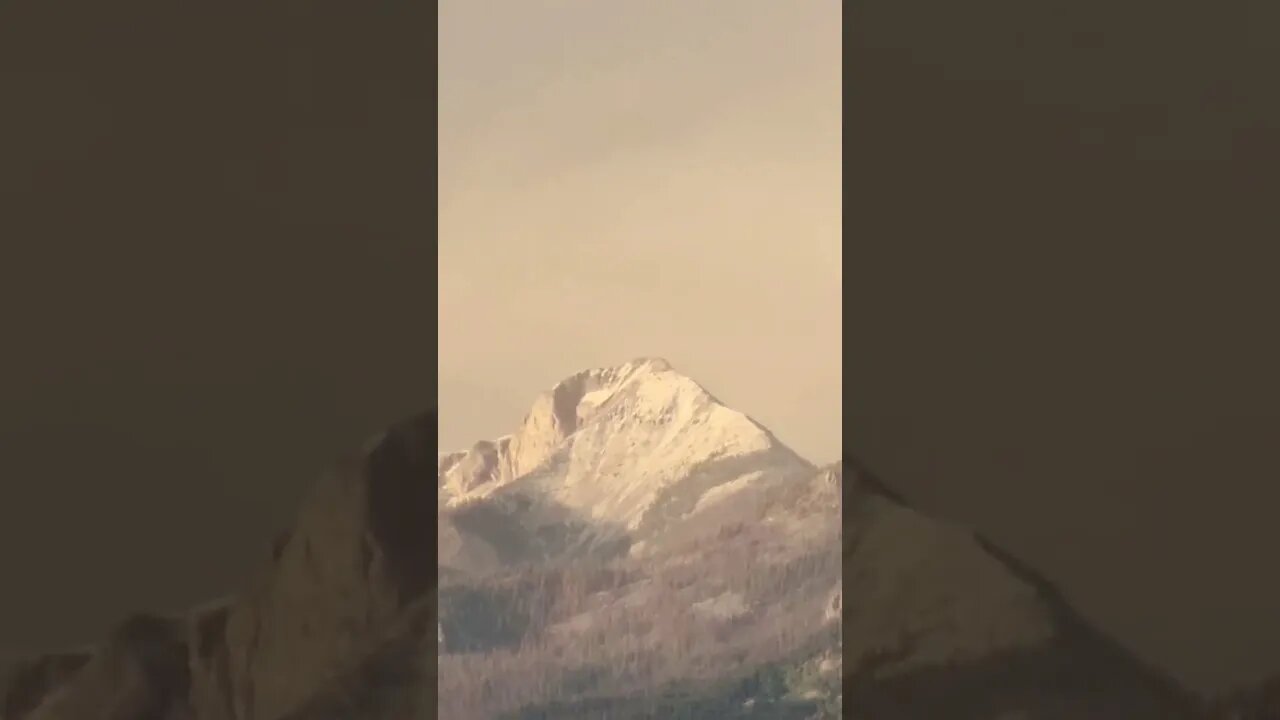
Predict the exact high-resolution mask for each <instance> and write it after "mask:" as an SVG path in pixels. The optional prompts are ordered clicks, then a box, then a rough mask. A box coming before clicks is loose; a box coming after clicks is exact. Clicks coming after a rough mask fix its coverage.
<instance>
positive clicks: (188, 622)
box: [0, 413, 1280, 720]
mask: <svg viewBox="0 0 1280 720" xmlns="http://www.w3.org/2000/svg"><path fill="white" fill-rule="evenodd" d="M436 422H437V419H436V417H435V415H434V413H426V414H423V415H420V416H418V417H414V418H411V419H409V420H407V421H405V422H402V423H399V424H397V425H395V426H393V427H392V428H391V429H390V430H388V431H387V432H386V433H385V434H383V435H382V436H381V437H380V438H379V439H378V440H377V441H376V442H375V443H373V444H371V445H370V446H369V447H368V449H367V450H366V451H365V452H363V453H361V454H359V455H357V456H355V457H354V458H352V459H351V460H349V461H346V462H343V463H340V464H339V466H338V467H337V468H335V470H334V471H333V472H332V473H330V474H329V475H328V476H327V477H325V478H323V479H322V481H321V482H319V483H318V484H317V485H316V487H315V488H314V490H313V492H312V493H311V495H310V496H309V498H308V499H307V500H306V502H305V503H304V504H303V507H302V508H301V510H300V512H299V514H298V516H297V520H296V523H295V524H294V526H293V528H292V529H291V530H290V531H289V532H288V533H287V534H285V535H282V536H281V538H280V539H279V540H278V542H277V543H276V544H275V545H274V547H272V548H271V553H270V558H269V560H268V561H267V562H266V563H265V564H264V567H263V568H262V569H261V571H260V572H259V573H258V575H257V577H256V578H255V579H254V580H253V582H252V583H250V584H249V586H248V587H247V589H245V590H244V591H243V592H242V593H241V594H239V595H237V596H235V597H233V598H229V599H226V600H222V601H217V602H213V603H210V604H208V605H207V606H204V607H200V608H195V609H193V610H191V611H190V612H189V613H187V614H184V615H180V616H176V617H160V616H152V615H138V616H136V617H134V618H131V619H127V620H125V621H124V622H122V623H121V624H120V625H119V627H118V628H117V629H116V630H115V631H114V632H113V633H112V634H111V635H110V636H109V637H107V638H105V639H103V641H102V642H101V643H100V644H98V645H96V646H93V647H91V648H88V649H85V650H83V651H76V652H67V653H59V654H50V655H46V656H43V657H38V658H31V659H28V660H23V661H18V662H12V663H9V664H8V665H7V666H6V667H5V668H4V670H3V672H4V675H3V676H2V677H0V703H2V704H0V720H91V719H92V720H102V719H111V720H132V719H135V718H136V719H138V720H153V719H154V720H329V719H332V720H338V719H339V718H344V719H350V718H366V719H368V720H405V719H406V718H432V717H442V718H451V719H458V720H465V719H466V718H512V719H531V718H604V717H608V718H737V717H741V718H746V717H752V718H834V717H854V718H868V719H872V720H897V719H908V718H911V719H914V718H957V719H970V718H972V719H974V720H978V719H980V718H981V719H990V720H1014V719H1015V718H1025V719H1027V720H1033V719H1034V720H1041V719H1043V720H1077V719H1079V720H1084V719H1088V720H1107V719H1109V718H1116V719H1117V720H1118V719H1121V718H1123V719H1125V720H1141V719H1143V718H1151V719H1152V720H1155V719H1157V718H1159V719H1160V720H1175V719H1176V718H1189V719H1190V718H1205V719H1206V720H1207V719H1209V718H1222V719H1223V720H1225V719H1226V718H1254V719H1262V718H1276V717H1280V702H1278V701H1280V692H1278V691H1277V689H1278V688H1280V685H1277V683H1276V682H1272V683H1271V684H1270V685H1268V686H1267V687H1265V688H1260V689H1258V690H1257V691H1256V692H1252V693H1241V694H1240V695H1238V696H1235V697H1232V698H1227V699H1221V700H1217V701H1215V702H1207V701H1205V700H1203V699H1201V698H1197V697H1195V696H1193V695H1192V694H1191V693H1188V692H1186V691H1184V690H1183V689H1181V688H1179V687H1178V685H1177V684H1176V683H1175V682H1174V681H1173V680H1171V679H1170V678H1168V677H1167V676H1165V675H1164V674H1162V673H1161V672H1159V671H1157V670H1154V669H1152V668H1150V667H1147V666H1145V665H1144V664H1143V663H1141V662H1139V661H1138V660H1136V659H1135V658H1134V657H1133V656H1132V655H1130V654H1129V653H1128V652H1126V651H1125V650H1124V649H1123V648H1121V647H1120V646H1119V645H1117V644H1116V643H1115V642H1113V641H1111V640H1110V639H1108V638H1107V637H1105V636H1104V635H1102V634H1101V633H1099V632H1098V631H1096V630H1094V629H1093V628H1091V627H1089V626H1088V625H1087V624H1086V623H1084V622H1083V621H1081V620H1080V618H1079V617H1078V616H1077V615H1075V614H1074V613H1073V612H1072V611H1071V609H1070V608H1069V607H1068V606H1067V605H1066V603H1064V602H1063V601H1062V600H1061V598H1060V596H1059V595H1058V594H1057V593H1056V591H1055V590H1054V589H1053V587H1052V586H1051V585H1050V584H1049V583H1047V582H1045V581H1044V580H1043V579H1041V578H1039V577H1038V576H1036V575H1035V574H1034V573H1033V572H1031V571H1029V570H1027V569H1026V568H1024V567H1022V566H1021V565H1020V564H1019V563H1017V562H1016V561H1015V560H1013V559H1012V558H1009V557H1008V556H1007V555H1005V554H1004V553H1002V552H1001V551H1000V550H999V549H998V548H995V547H993V546H991V544H990V543H987V542H986V541H984V540H983V539H981V538H980V537H978V536H976V535H973V534H972V533H969V532H967V531H964V530H962V529H960V528H955V527H952V526H949V525H946V524H944V523H939V522H936V521H934V520H931V519H929V518H926V517H924V516H922V515H920V514H919V513H917V512H915V511H914V510H912V509H911V508H910V507H909V506H908V505H906V504H905V503H904V502H903V501H902V500H901V498H900V497H898V496H897V495H896V494H894V493H893V492H892V491H890V490H889V489H888V488H887V487H886V486H885V484H884V483H882V482H880V481H879V480H878V479H877V478H875V476H874V475H872V474H871V473H869V472H867V471H866V470H865V469H864V468H862V467H861V466H860V465H859V464H858V463H857V462H856V461H855V460H853V459H846V461H845V462H843V463H837V464H835V465H832V466H829V467H826V468H815V469H813V470H812V472H808V473H806V474H803V475H798V476H796V477H793V478H789V479H787V481H786V482H781V483H777V484H775V485H773V486H771V487H770V488H769V489H768V491H767V492H765V491H764V490H761V491H760V493H759V494H758V495H757V496H751V497H743V496H741V494H739V496H735V497H737V498H738V499H737V500H735V501H734V502H733V503H729V504H727V505H726V504H725V503H722V504H721V505H722V507H721V509H720V510H718V511H717V513H718V514H716V515H715V516H714V517H713V518H712V521H708V520H706V519H705V518H704V519H703V520H701V521H700V523H701V524H703V525H705V527H703V528H701V530H702V531H704V532H701V533H698V534H695V535H689V536H687V537H682V538H679V539H673V540H672V541H671V544H670V545H669V546H665V547H663V548H661V550H660V551H654V554H650V555H647V556H645V559H644V561H643V562H640V561H636V560H632V559H629V558H628V557H624V556H621V555H619V554H618V553H617V552H616V551H611V553H610V554H609V556H608V558H607V560H601V561H596V560H593V559H592V558H591V557H590V556H589V554H583V552H584V551H582V548H583V547H585V546H584V544H583V543H584V542H585V540H583V538H586V537H588V536H590V534H591V533H594V532H598V531H597V530H593V529H591V528H589V527H587V526H586V525H579V524H574V522H577V521H576V520H570V519H568V518H567V517H565V516H559V517H560V518H561V521H562V522H563V523H564V524H565V527H564V528H562V529H561V530H560V533H561V535H562V536H565V537H560V538H558V539H557V540H556V541H555V542H552V541H550V540H548V541H546V542H545V543H544V544H542V545H537V548H539V552H541V553H542V554H541V555H539V556H538V557H537V558H536V559H534V560H531V559H530V558H529V557H528V556H525V557H519V558H517V557H514V556H512V557H508V558H507V560H506V561H501V562H499V563H498V565H497V569H494V568H487V569H486V570H485V571H484V572H477V571H475V570H474V568H469V567H468V566H467V563H461V564H454V563H452V562H451V560H457V559H458V558H459V557H463V558H465V557H466V556H465V554H464V555H458V554H457V553H456V552H455V554H453V555H450V554H449V553H450V552H452V551H450V550H448V548H449V547H453V548H455V550H456V549H457V548H465V547H467V546H468V543H470V544H471V545H470V547H472V549H474V547H475V545H476V544H479V543H482V544H485V545H487V546H488V547H490V548H496V547H501V546H502V545H503V543H505V542H519V543H523V544H524V545H525V546H530V543H535V544H536V542H538V540H537V538H536V537H535V535H536V536H537V537H543V536H545V533H543V534H542V535H538V534H537V531H538V530H539V529H543V528H536V527H535V528H531V527H530V526H529V524H528V516H527V515H522V514H521V513H528V512H529V509H528V506H527V505H526V504H522V503H514V504H503V502H499V499H498V498H499V497H500V496H499V495H495V496H494V497H493V498H491V499H490V500H488V501H484V502H488V503H490V504H492V505H494V507H495V508H496V509H492V508H491V510H492V512H495V513H505V515H502V516H501V517H502V518H503V519H504V520H505V521H506V522H508V523H509V524H510V526H511V527H515V528H516V531H515V532H516V533H517V535H518V534H519V533H521V532H526V531H529V532H531V533H533V534H531V535H530V536H529V537H509V536H510V534H511V532H512V530H511V527H507V528H506V532H507V534H508V536H504V537H498V536H495V535H494V534H493V533H494V532H495V530H494V528H495V525H493V524H492V523H489V524H486V523H483V522H480V523H475V522H473V523H471V524H468V521H467V519H466V518H467V514H468V513H471V514H473V515H474V513H475V508H476V507H480V506H483V505H484V502H477V503H471V504H469V505H464V506H461V507H450V508H442V509H441V510H440V515H439V516H438V517H437V516H433V514H432V513H433V510H432V508H433V507H434V505H435V500H436V499H435V498H434V497H433V496H432V494H431V493H432V492H433V489H432V487H431V486H430V485H429V484H428V482H427V477H428V472H429V469H430V465H431V463H432V462H433V459H432V457H431V455H432V452H433V450H434V447H435V445H436V437H437V435H436ZM481 450H482V451H483V450H484V448H481ZM473 452H474V450H473ZM441 457H442V456H440V455H439V454H437V457H436V458H435V462H436V464H437V488H436V491H438V490H439V487H440V483H442V482H444V473H442V472H441V470H440V468H441V467H442V463H444V461H443V460H442V459H441ZM461 460H462V461H465V460H466V458H465V457H464V458H461ZM459 461H460V460H459V459H458V458H454V460H451V461H449V462H451V463H455V464H456V462H459ZM454 466H455V465H450V467H454ZM472 468H473V469H474V463H473V464H472ZM747 499H749V500H750V502H747V501H746V500H747ZM841 509H843V521H842V522H841V520H840V518H841V513H840V511H841ZM673 517H675V516H673ZM677 520H678V518H677ZM438 521H439V526H438V530H439V532H441V533H450V532H451V533H456V535H454V536H450V537H451V539H452V540H458V539H459V538H461V541H460V542H457V543H453V544H450V543H447V542H442V543H441V546H440V547H441V550H440V557H439V558H438V560H439V562H440V565H441V569H440V575H439V580H438V579H437V559H432V558H430V557H429V556H428V555H429V553H426V552H423V548H429V547H432V544H431V538H430V537H429V535H428V534H427V533H428V532H429V531H430V529H431V528H432V527H437V522H438ZM792 521H798V522H804V523H807V524H809V525H812V526H814V527H816V528H817V529H816V530H815V531H814V532H813V534H812V535H811V536H809V537H808V538H807V539H805V540H803V541H801V540H788V539H787V538H784V537H782V536H780V535H777V534H774V535H771V534H770V530H769V528H770V527H773V526H774V525H778V526H779V527H791V526H790V525H788V524H787V523H789V522H792ZM672 523H673V524H671V525H669V526H668V528H669V529H671V530H672V531H673V532H674V531H675V530H679V524H678V522H676V521H672ZM779 523H781V524H780V525H779ZM575 533H576V534H575ZM566 537H567V538H569V539H568V540H566ZM674 537H675V536H674V535H673V538H674ZM836 537H842V541H841V542H835V541H834V539H835V538H836ZM574 538H577V539H576V540H575V539H574ZM437 539H438V540H439V539H440V537H438V538H437ZM788 543H790V544H788ZM836 547H841V548H842V552H841V556H840V557H839V558H838V559H837V558H836V556H835V553H834V549H835V548H836ZM569 548H577V550H574V551H572V552H570V550H569ZM567 557H572V558H573V562H572V563H569V562H557V558H567ZM841 578H843V583H841ZM841 588H843V590H841ZM833 589H834V593H833V592H832V591H833ZM699 596H701V599H698V598H699ZM841 611H843V621H841ZM437 687H439V696H438V695H437Z"/></svg>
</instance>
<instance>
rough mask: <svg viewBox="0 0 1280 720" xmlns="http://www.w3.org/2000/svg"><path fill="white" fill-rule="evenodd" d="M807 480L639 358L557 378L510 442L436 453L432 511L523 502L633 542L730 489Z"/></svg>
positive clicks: (717, 407) (701, 396) (759, 439)
mask: <svg viewBox="0 0 1280 720" xmlns="http://www.w3.org/2000/svg"><path fill="white" fill-rule="evenodd" d="M813 471H814V467H813V466H812V465H811V464H810V463H808V462H807V461H805V460H804V459H803V458H801V457H800V456H798V455H797V454H796V453H794V452H793V451H791V450H790V449H789V448H787V447H786V446H785V445H783V444H782V443H780V442H779V441H778V440H777V438H775V437H774V436H773V435H772V434H771V433H770V432H769V431H768V430H766V429H765V428H764V427H763V426H761V425H760V424H759V423H757V422H756V421H754V420H752V419H751V418H750V417H748V416H747V415H745V414H743V413H741V412H738V411H737V410H733V409H731V408H729V407H726V406H725V405H724V404H722V403H721V402H719V401H718V400H717V399H716V398H715V397H713V396H712V395H711V394H710V393H709V392H707V391H706V390H705V389H704V388H703V387H702V386H701V385H699V384H698V383H696V382H694V381H693V380H692V379H690V378H689V377H687V376H685V375H682V374H680V373H678V372H676V371H675V370H674V369H673V368H672V367H671V365H670V364H669V363H667V362H666V361H665V360H660V359H653V358H645V359H639V360H634V361H632V362H628V363H625V364H622V365H618V366H615V367H608V368H597V369H592V370H586V371H583V372H580V373H577V374H575V375H573V376H571V377H569V378H566V379H565V380H563V381H561V382H559V383H558V384H556V386H555V387H553V388H552V389H551V390H550V391H548V392H546V393H543V394H542V395H541V396H539V397H538V398H537V400H536V401H535V402H534V404H533V407H532V409H530V411H529V413H528V414H527V415H526V416H525V418H524V421H523V422H522V423H521V424H520V426H519V428H518V429H517V430H516V431H515V433H513V434H511V435H507V436H505V437H502V438H498V439H496V440H492V441H483V442H479V443H476V445H474V446H473V447H472V448H471V449H470V450H466V451H462V452H453V453H446V454H441V455H440V456H439V458H438V485H439V503H440V506H441V507H442V508H446V509H456V508H462V507H466V506H467V505H469V504H474V503H475V502H476V501H479V500H481V499H488V500H490V501H492V502H493V503H495V504H497V505H500V506H502V507H512V506H513V504H514V505H523V506H525V507H524V509H525V510H526V511H527V512H526V513H525V514H526V515H529V514H530V513H532V514H536V515H540V516H541V521H542V524H544V525H546V524H548V523H563V522H564V521H565V519H566V517H567V516H573V517H576V518H578V519H581V520H582V521H589V522H591V523H592V524H593V525H594V526H595V528H594V529H595V530H596V531H597V535H601V534H612V535H614V536H618V535H620V534H623V533H625V534H626V535H628V537H629V538H630V539H631V540H635V541H642V540H644V539H645V538H647V537H649V536H652V535H653V534H654V533H656V532H658V531H659V530H662V529H665V528H666V527H667V526H668V525H669V524H670V523H671V522H673V521H677V520H682V519H687V518H688V517H690V516H692V515H694V514H697V513H698V512H700V511H702V510H705V509H706V508H707V507H709V506H710V505H712V504H714V503H717V502H720V501H722V500H724V499H725V498H728V497H730V496H732V495H733V494H735V493H737V492H739V491H741V490H744V489H747V488H749V487H752V486H755V485H759V484H761V483H766V484H767V483H773V482H777V481H779V480H783V479H787V478H791V477H795V476H797V475H804V474H808V473H812V472H813ZM531 506H537V507H531ZM606 529H607V530H608V531H609V532H608V533H605V530H606ZM442 560H443V558H442ZM446 564H447V563H446Z"/></svg>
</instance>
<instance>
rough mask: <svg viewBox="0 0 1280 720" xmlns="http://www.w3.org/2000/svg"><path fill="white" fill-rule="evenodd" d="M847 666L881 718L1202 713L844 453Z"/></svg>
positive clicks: (1028, 579) (985, 549)
mask: <svg viewBox="0 0 1280 720" xmlns="http://www.w3.org/2000/svg"><path fill="white" fill-rule="evenodd" d="M851 470H852V472H853V477H852V478H851V482H846V484H845V491H844V502H845V512H844V522H845V526H844V562H843V566H844V578H843V582H844V588H845V590H846V593H845V595H846V597H844V598H843V601H844V602H845V603H846V604H845V607H844V611H845V615H844V625H843V635H844V659H843V662H844V672H845V673H846V674H848V675H850V676H852V678H853V680H854V684H855V687H856V688H857V692H854V693H850V696H849V697H848V699H847V702H849V703H850V705H851V707H852V709H853V711H854V712H855V713H859V712H861V713H865V716H866V717H873V718H877V720H880V719H881V718H883V719H885V720H895V719H898V718H901V719H903V720H908V719H912V718H927V717H964V718H969V717H974V718H979V717H982V718H985V717H1003V716H1004V715H1002V713H1006V714H1009V716H1010V717H1026V718H1032V719H1040V718H1053V719H1055V720H1057V719H1059V718H1061V719H1062V720H1068V719H1070V720H1074V719H1076V718H1080V719H1081V720H1083V719H1085V718H1090V719H1093V720H1112V719H1114V720H1135V719H1141V718H1150V719H1151V720H1158V719H1159V718H1169V719H1173V718H1188V717H1198V716H1199V713H1200V706H1199V702H1198V700H1197V699H1196V698H1194V697H1192V696H1191V695H1190V694H1189V693H1186V692H1184V691H1183V690H1182V689H1181V688H1179V687H1178V685H1177V684H1176V683H1175V682H1173V681H1172V680H1171V679H1169V678H1168V677H1167V676H1165V675H1163V674H1161V673H1159V672H1157V671H1155V670H1153V669H1151V668H1149V667H1146V666H1145V665H1144V664H1143V663H1141V662H1140V661H1138V660H1137V659H1135V658H1134V657H1133V656H1131V655H1130V654H1129V653H1127V652H1126V651H1124V650H1123V649H1121V648H1120V647H1119V646H1118V645H1116V644H1115V643H1114V642H1112V641H1110V640H1109V639H1107V638H1105V637H1104V636H1102V635H1101V634H1099V633H1098V632H1096V631H1095V630H1094V629H1093V628H1091V627H1089V626H1088V624H1087V623H1085V622H1084V621H1083V620H1082V619H1081V618H1080V617H1079V616H1078V615H1077V614H1076V613H1075V612H1074V611H1072V610H1071V608H1070V607H1069V606H1068V605H1067V603H1066V602H1065V601H1064V600H1063V599H1062V596H1061V595H1060V594H1059V593H1058V592H1057V590H1056V589H1055V588H1054V587H1053V586H1052V585H1050V584H1049V583H1047V582H1046V581H1044V580H1043V579H1042V578H1040V577H1039V576H1037V575H1036V574H1035V573H1033V572H1031V571H1029V570H1027V569H1026V568H1025V567H1024V566H1023V565H1022V564H1021V563H1019V562H1018V561H1017V560H1016V559H1014V558H1012V557H1011V556H1009V555H1008V554H1007V553H1004V552H1003V551H1001V550H1000V549H999V548H997V547H995V546H993V545H991V544H990V543H989V542H987V541H986V540H984V539H983V538H982V537H980V536H978V535H975V534H973V533H971V532H968V531H966V530H963V529H961V528H958V527H954V526H950V525H947V524H945V523H939V522H937V521H936V520H931V519H929V518H926V517H924V516H922V515H920V514H919V513H917V512H916V511H914V510H912V509H910V508H909V507H908V506H906V505H905V504H903V502H902V500H901V498H900V496H898V495H896V494H895V493H893V492H892V491H889V490H888V489H887V488H886V487H885V486H884V484H883V483H881V482H880V481H879V480H878V479H876V478H875V477H874V476H873V475H871V474H870V473H869V472H867V471H866V470H865V468H861V467H860V466H858V465H857V464H856V463H853V467H852V468H851Z"/></svg>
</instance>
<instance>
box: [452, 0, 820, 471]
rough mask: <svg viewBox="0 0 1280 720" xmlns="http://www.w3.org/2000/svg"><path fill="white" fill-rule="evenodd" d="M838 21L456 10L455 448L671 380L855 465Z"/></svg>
mask: <svg viewBox="0 0 1280 720" xmlns="http://www.w3.org/2000/svg"><path fill="white" fill-rule="evenodd" d="M840 14H841V4H840V3H839V2H837V1H836V0H812V1H808V2H798V3H792V2H777V0H745V1H744V0H718V1H715V2H712V1H708V0H701V1H694V2H688V1H684V2H639V3H631V2H594V1H591V0H567V1H566V0H559V1H556V0H496V1H495V0H490V1H477V0H444V1H443V2H441V3H440V28H439V32H440V50H439V52H440V65H439V83H440V86H439V118H440V119H439V158H440V159H439V183H440V189H439V211H440V215H439V218H440V220H439V222H440V243H439V253H440V257H439V273H440V304H439V312H440V357H439V360H440V366H439V372H440V376H439V377H440V380H439V382H440V388H439V390H440V411H441V416H442V422H441V430H440V433H441V435H440V441H441V446H442V447H460V446H466V445H469V444H470V443H472V442H474V441H476V440H478V439H481V438H485V437H493V436H496V435H500V434H504V433H506V432H509V431H511V430H513V429H514V427H515V426H516V424H517V423H518V422H519V421H520V419H521V417H522V416H523V413H524V412H525V411H526V410H527V409H528V407H529V405H530V403H531V401H532V400H533V398H534V397H535V396H536V395H537V394H538V393H539V392H541V391H542V390H545V389H546V388H548V387H550V386H551V385H553V384H554V383H555V382H557V381H558V380H560V379H562V378H563V377H565V376H567V375H570V374H572V373H574V372H576V371H578V370H581V369H584V368H587V367H592V366H599V365H608V364H615V363H619V362H622V361H625V360H627V359H629V358H632V357H635V356H642V355H657V356H662V357H665V358H667V359H668V360H670V361H671V362H672V363H673V364H674V365H675V366H676V368H677V369H679V370H681V371H683V372H685V373H687V374H689V375H691V376H693V377H694V378H695V379H696V380H698V381H699V382H701V383H702V384H703V385H705V386H706V387H707V388H708V389H709V390H710V391H711V392H713V393H714V394H716V395H717V396H718V397H720V399H721V400H723V401H724V402H726V403H728V404H730V405H732V406H733V407H735V408H737V409H739V410H742V411H743V412H746V413H748V414H750V415H752V416H754V417H755V418H756V419H758V420H759V421H761V422H762V423H764V424H765V425H766V426H768V427H769V428H770V429H772V430H773V431H774V432H775V433H777V434H778V435H779V437H781V438H782V439H783V440H784V441H785V442H787V443H788V444H790V445H791V446H793V447H794V448H795V449H796V450H798V451H799V452H801V453H802V454H805V455H807V456H809V457H810V458H811V459H813V460H815V461H829V460H834V459H835V458H836V457H838V455H839V452H840V393H841V355H840V347H841V337H840V312H841V311H840V304H841V303H840V289H841V272H840V260H841V248H840V227H841V225H840V223H841V208H840V197H841V195H840V167H841V160H840V149H841V105H840V103H841V98H840V75H841V69H840V58H841V56H840V48H841V45H840V43H841V38H840Z"/></svg>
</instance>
